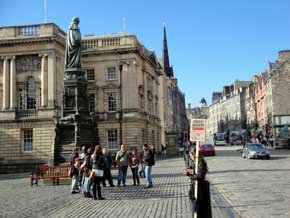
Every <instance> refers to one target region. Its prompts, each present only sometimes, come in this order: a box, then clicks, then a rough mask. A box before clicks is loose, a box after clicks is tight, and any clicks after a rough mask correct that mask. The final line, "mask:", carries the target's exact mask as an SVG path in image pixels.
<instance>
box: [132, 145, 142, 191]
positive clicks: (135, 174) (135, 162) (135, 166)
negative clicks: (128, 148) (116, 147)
mask: <svg viewBox="0 0 290 218" xmlns="http://www.w3.org/2000/svg"><path fill="white" fill-rule="evenodd" d="M139 163H140V159H139V156H138V152H137V149H136V148H133V149H132V152H131V157H130V168H131V171H132V175H133V185H134V186H135V185H136V184H137V185H140V180H139V176H138V166H139Z"/></svg>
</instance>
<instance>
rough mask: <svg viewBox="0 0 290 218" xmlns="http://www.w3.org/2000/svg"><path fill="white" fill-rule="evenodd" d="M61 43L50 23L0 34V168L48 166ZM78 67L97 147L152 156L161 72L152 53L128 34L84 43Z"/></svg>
mask: <svg viewBox="0 0 290 218" xmlns="http://www.w3.org/2000/svg"><path fill="white" fill-rule="evenodd" d="M65 39H66V33H65V32H63V31H62V30H61V29H60V28H59V27H58V26H56V25H55V24H52V23H49V24H40V25H29V26H11V27H1V28H0V56H1V59H0V66H1V67H0V81H1V82H0V108H1V109H0V151H1V152H0V163H1V166H3V165H17V164H21V165H23V164H24V163H25V165H30V164H31V165H34V164H36V163H52V164H53V162H54V158H55V156H54V155H55V149H56V146H57V144H58V142H57V141H59V140H60V139H57V137H56V135H57V134H56V133H57V131H58V124H59V121H60V118H61V114H62V113H63V75H64V51H65ZM82 67H83V68H85V70H86V78H87V81H88V93H89V96H88V99H89V105H88V107H89V110H90V112H91V114H90V116H91V117H92V118H94V120H96V122H97V125H98V131H99V134H98V135H99V142H100V144H101V145H102V146H105V147H108V148H109V149H110V150H111V151H112V152H115V151H116V150H117V149H118V145H119V144H120V143H124V144H127V145H128V146H131V147H138V148H141V145H142V144H143V143H147V144H149V145H150V146H151V145H152V146H154V147H156V148H157V150H158V146H157V145H159V144H160V135H161V129H160V114H159V104H160V103H159V101H160V98H159V77H160V76H161V75H162V73H163V71H162V69H161V65H160V64H159V62H158V60H157V58H156V56H155V53H154V52H153V51H149V50H147V49H146V48H145V47H144V46H143V45H142V44H141V43H140V42H139V41H138V39H137V38H136V37H135V36H134V35H129V34H113V35H106V36H98V37H95V36H87V37H84V38H83V40H82ZM62 149H64V148H62Z"/></svg>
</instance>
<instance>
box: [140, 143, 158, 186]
mask: <svg viewBox="0 0 290 218" xmlns="http://www.w3.org/2000/svg"><path fill="white" fill-rule="evenodd" d="M143 162H144V165H145V176H146V186H145V188H146V189H148V188H152V187H153V182H152V176H151V172H152V166H154V164H155V159H154V154H153V152H152V150H150V149H149V147H148V145H147V144H144V145H143Z"/></svg>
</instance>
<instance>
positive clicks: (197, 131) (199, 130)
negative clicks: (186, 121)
mask: <svg viewBox="0 0 290 218" xmlns="http://www.w3.org/2000/svg"><path fill="white" fill-rule="evenodd" d="M205 122H206V119H191V122H190V141H205Z"/></svg>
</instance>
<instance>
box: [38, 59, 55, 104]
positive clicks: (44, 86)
mask: <svg viewBox="0 0 290 218" xmlns="http://www.w3.org/2000/svg"><path fill="white" fill-rule="evenodd" d="M47 59H48V58H47V54H42V55H41V107H47V104H48V101H47V99H48V75H47V74H48V73H47V71H48V64H47V62H48V61H47ZM53 74H54V73H53Z"/></svg>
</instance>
